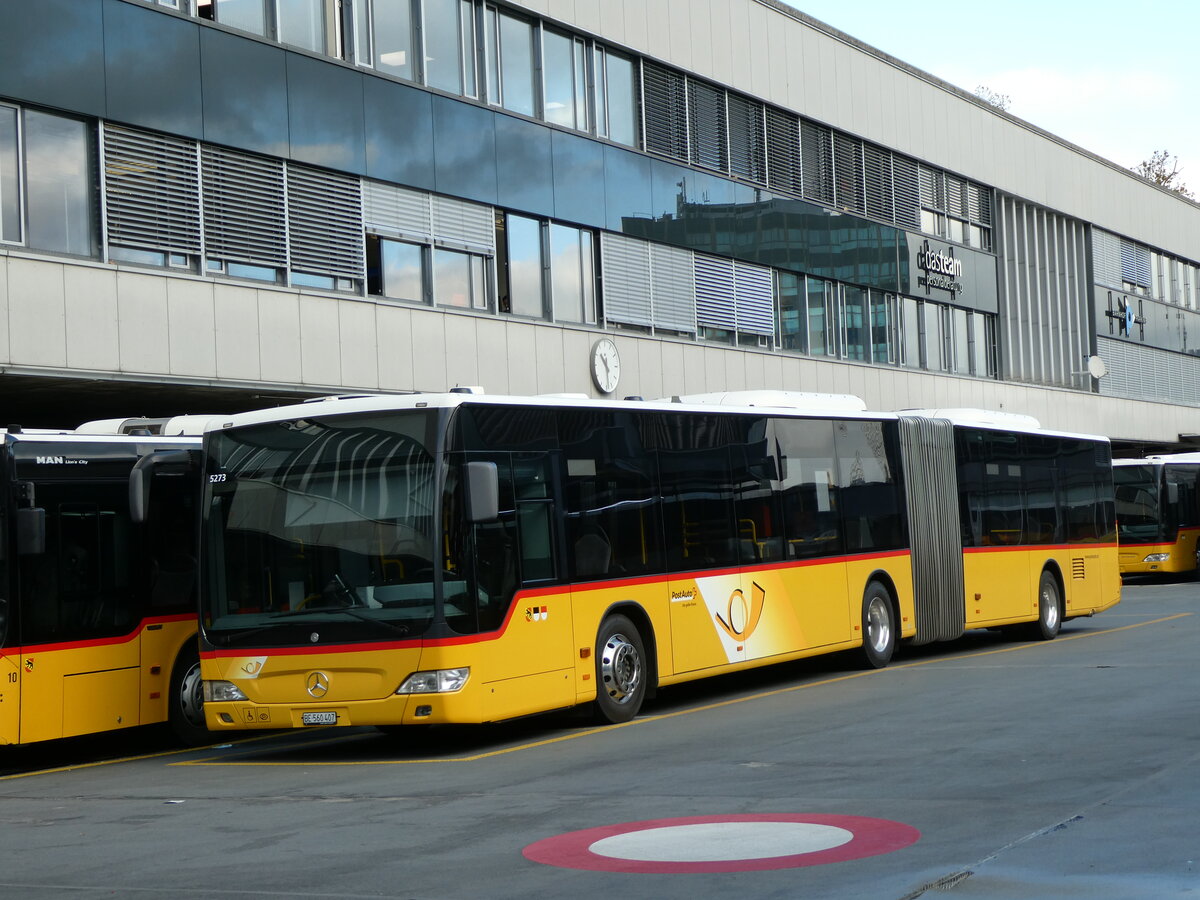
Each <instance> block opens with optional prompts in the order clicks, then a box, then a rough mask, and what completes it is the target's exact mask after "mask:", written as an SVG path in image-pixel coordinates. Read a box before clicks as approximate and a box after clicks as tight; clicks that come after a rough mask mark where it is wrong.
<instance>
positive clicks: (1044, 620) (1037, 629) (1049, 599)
mask: <svg viewBox="0 0 1200 900" xmlns="http://www.w3.org/2000/svg"><path fill="white" fill-rule="evenodd" d="M1062 621H1063V611H1062V592H1061V591H1060V590H1059V589H1058V579H1057V578H1055V577H1054V575H1053V573H1051V572H1050V570H1049V569H1046V570H1044V571H1043V572H1042V577H1041V580H1040V581H1039V582H1038V617H1037V621H1036V622H1030V623H1029V625H1028V626H1027V627H1026V629H1025V638H1026V640H1030V641H1052V640H1054V639H1055V638H1056V637H1057V636H1058V632H1059V629H1060V628H1062Z"/></svg>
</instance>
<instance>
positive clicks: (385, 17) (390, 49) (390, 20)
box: [360, 0, 413, 81]
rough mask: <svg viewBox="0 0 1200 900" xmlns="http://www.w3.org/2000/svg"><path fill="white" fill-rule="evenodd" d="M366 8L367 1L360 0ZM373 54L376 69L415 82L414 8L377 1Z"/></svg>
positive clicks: (405, 2)
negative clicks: (413, 51) (413, 49)
mask: <svg viewBox="0 0 1200 900" xmlns="http://www.w3.org/2000/svg"><path fill="white" fill-rule="evenodd" d="M360 3H361V5H362V6H364V7H365V6H367V3H368V0H360ZM370 10H371V12H370V15H371V26H370V27H371V37H372V39H373V40H372V46H373V51H372V55H371V56H370V57H369V58H370V59H371V60H372V62H374V64H375V68H376V69H378V70H379V71H380V72H386V73H387V74H388V75H395V76H396V77H397V78H407V79H409V80H410V81H411V80H413V54H412V47H413V27H412V5H411V4H410V3H409V2H408V0H403V2H400V3H381V2H374V3H372V4H371V7H370Z"/></svg>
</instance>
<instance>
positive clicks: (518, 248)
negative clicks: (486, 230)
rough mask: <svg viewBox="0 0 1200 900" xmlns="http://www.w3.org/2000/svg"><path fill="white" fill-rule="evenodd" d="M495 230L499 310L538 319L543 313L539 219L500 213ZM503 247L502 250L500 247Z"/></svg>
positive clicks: (544, 291)
mask: <svg viewBox="0 0 1200 900" xmlns="http://www.w3.org/2000/svg"><path fill="white" fill-rule="evenodd" d="M499 224H501V226H502V230H501V229H498V231H497V242H496V243H497V260H498V262H499V264H500V266H501V268H500V279H499V285H498V290H497V293H498V296H499V301H500V312H503V313H511V314H512V315H515V316H529V317H531V318H535V319H541V318H543V317H545V315H546V290H545V278H544V270H543V263H542V223H541V222H539V221H538V220H537V219H528V218H526V217H525V216H514V215H511V214H510V215H503V214H502V218H501V222H500V223H499ZM501 248H503V250H501Z"/></svg>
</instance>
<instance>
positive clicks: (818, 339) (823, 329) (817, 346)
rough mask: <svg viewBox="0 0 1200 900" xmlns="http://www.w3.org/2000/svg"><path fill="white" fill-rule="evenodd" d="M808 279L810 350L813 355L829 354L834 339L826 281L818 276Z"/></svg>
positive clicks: (831, 350)
mask: <svg viewBox="0 0 1200 900" xmlns="http://www.w3.org/2000/svg"><path fill="white" fill-rule="evenodd" d="M807 280H808V352H809V353H811V354H812V355H813V356H828V355H829V354H831V353H832V352H833V347H834V341H833V340H832V336H831V335H830V334H829V333H828V328H829V315H828V312H829V308H828V304H827V302H826V290H825V288H826V283H825V282H824V281H820V280H818V279H816V278H809V279H807Z"/></svg>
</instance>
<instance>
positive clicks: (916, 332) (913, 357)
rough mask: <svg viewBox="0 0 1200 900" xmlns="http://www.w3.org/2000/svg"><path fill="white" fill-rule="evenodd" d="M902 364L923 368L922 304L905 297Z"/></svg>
mask: <svg viewBox="0 0 1200 900" xmlns="http://www.w3.org/2000/svg"><path fill="white" fill-rule="evenodd" d="M900 337H901V344H900V348H901V354H902V355H901V358H900V363H901V365H904V366H908V367H909V368H912V369H919V368H921V304H920V303H919V302H918V301H917V300H914V299H913V298H912V297H905V298H904V299H903V301H902V302H901V304H900Z"/></svg>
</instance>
